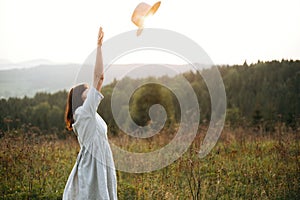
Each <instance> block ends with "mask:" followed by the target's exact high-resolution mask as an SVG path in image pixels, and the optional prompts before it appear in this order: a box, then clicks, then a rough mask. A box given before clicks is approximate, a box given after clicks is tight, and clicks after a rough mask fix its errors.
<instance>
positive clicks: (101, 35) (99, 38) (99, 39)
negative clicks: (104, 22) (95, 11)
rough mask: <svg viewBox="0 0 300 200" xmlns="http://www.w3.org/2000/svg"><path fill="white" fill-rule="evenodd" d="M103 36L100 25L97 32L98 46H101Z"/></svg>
mask: <svg viewBox="0 0 300 200" xmlns="http://www.w3.org/2000/svg"><path fill="white" fill-rule="evenodd" d="M103 37H104V33H103V30H102V27H100V29H99V33H98V46H99V47H100V46H102V41H103Z"/></svg>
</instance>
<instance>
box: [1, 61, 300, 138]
mask: <svg viewBox="0 0 300 200" xmlns="http://www.w3.org/2000/svg"><path fill="white" fill-rule="evenodd" d="M218 68H219V71H220V73H221V76H222V78H223V81H224V85H225V90H226V95H227V113H226V114H227V116H226V122H227V124H228V125H230V127H232V128H235V127H239V126H243V127H244V126H247V127H254V128H257V129H260V130H263V131H270V132H272V131H274V130H275V128H276V125H277V124H278V123H280V124H281V125H284V126H285V127H287V128H290V129H292V130H296V129H297V128H298V127H300V124H299V123H300V61H287V60H282V61H280V62H279V61H272V62H258V63H256V64H251V65H248V64H247V63H246V62H245V63H244V65H234V66H218ZM206 70H210V69H206ZM201 73H205V70H203V71H201V72H199V71H197V72H193V71H190V72H186V73H184V74H181V75H178V76H175V77H168V76H164V77H160V78H158V80H159V82H161V83H167V84H168V85H172V86H174V88H178V90H179V92H182V93H184V92H185V91H184V90H180V86H179V85H178V79H179V78H180V77H182V76H184V77H185V78H186V80H188V81H189V83H190V85H191V86H192V88H193V89H194V91H195V94H196V96H197V98H198V105H199V107H200V110H201V120H200V123H204V124H205V123H208V122H209V120H210V112H211V108H210V96H209V92H208V89H207V87H206V84H205V82H204V80H203V79H202V76H201ZM154 79H155V78H153V77H149V78H145V79H134V80H133V79H131V78H128V77H125V78H124V79H122V80H120V81H118V82H117V81H114V82H113V83H111V84H110V85H107V86H105V87H104V88H103V90H102V93H103V94H104V96H105V98H104V99H103V100H102V102H101V104H100V106H99V112H100V113H101V115H102V116H103V118H104V119H105V121H106V122H107V123H108V125H109V128H110V132H111V133H113V134H117V132H118V126H117V125H116V122H115V120H114V119H116V118H117V119H118V122H119V123H122V125H124V126H131V123H130V121H128V119H127V113H128V110H129V112H130V114H131V117H132V119H133V120H134V121H135V122H136V123H137V124H138V125H145V124H147V123H149V120H150V116H149V114H148V113H149V109H150V107H151V106H152V105H154V104H161V105H162V106H164V108H165V110H166V115H167V120H166V123H165V127H167V128H168V127H173V126H174V125H175V124H176V123H180V114H181V113H180V103H179V102H178V100H177V99H176V97H175V95H174V93H173V92H172V91H171V90H170V89H169V88H168V87H163V86H161V84H155V83H151V84H147V85H143V86H142V87H139V88H138V89H137V90H136V91H135V92H134V93H133V95H132V96H131V98H130V101H129V105H128V103H127V104H126V102H122V101H123V99H124V100H125V99H126V98H127V97H128V95H129V94H128V92H127V91H130V90H131V89H132V88H135V87H136V86H138V85H141V83H145V82H149V81H151V80H154ZM116 85H117V86H118V88H117V90H114V89H115V86H116ZM112 95H114V98H117V99H118V101H119V103H120V104H117V105H116V107H115V108H114V110H117V112H118V113H117V116H113V113H112V110H111V99H112ZM66 98H67V91H60V92H57V93H54V94H48V93H37V94H36V95H35V96H34V97H33V98H28V97H24V98H22V99H21V98H9V99H7V100H6V99H2V100H0V130H2V131H6V130H12V129H17V128H22V127H24V126H26V127H28V126H30V127H35V128H36V129H39V130H43V132H44V131H48V132H51V131H53V130H56V131H61V130H64V127H65V125H64V120H63V117H64V109H65V105H66ZM187 98H189V97H188V95H187ZM123 103H124V104H123ZM118 106H119V107H118ZM190 109H192V108H190ZM157 116H159V113H158V115H157Z"/></svg>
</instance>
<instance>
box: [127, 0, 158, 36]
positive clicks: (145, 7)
mask: <svg viewBox="0 0 300 200" xmlns="http://www.w3.org/2000/svg"><path fill="white" fill-rule="evenodd" d="M160 3H161V2H160V1H158V2H156V3H155V4H154V5H153V6H150V5H149V4H147V3H144V2H142V3H140V4H139V5H137V7H136V8H135V9H134V11H133V14H132V17H131V21H132V22H133V23H134V24H135V25H136V26H137V27H138V28H139V29H138V30H137V35H140V34H141V33H142V31H143V27H144V20H145V18H146V17H148V16H149V15H154V14H155V12H156V11H157V9H158V8H159V6H160Z"/></svg>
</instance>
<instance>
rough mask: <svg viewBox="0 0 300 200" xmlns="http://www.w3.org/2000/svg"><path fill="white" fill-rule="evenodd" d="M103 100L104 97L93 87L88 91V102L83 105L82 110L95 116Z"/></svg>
mask: <svg viewBox="0 0 300 200" xmlns="http://www.w3.org/2000/svg"><path fill="white" fill-rule="evenodd" d="M103 98H104V96H103V95H102V94H101V93H100V92H99V91H97V90H96V88H94V87H93V86H92V87H91V88H90V89H89V91H88V94H87V97H86V100H85V101H84V103H83V105H82V109H83V110H84V112H85V113H89V114H91V115H95V113H96V112H97V108H98V106H99V103H100V101H101V100H102V99H103Z"/></svg>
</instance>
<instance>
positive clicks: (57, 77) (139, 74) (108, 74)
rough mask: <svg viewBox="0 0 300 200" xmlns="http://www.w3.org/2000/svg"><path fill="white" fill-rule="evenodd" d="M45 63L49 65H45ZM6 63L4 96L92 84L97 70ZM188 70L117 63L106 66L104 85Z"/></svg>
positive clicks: (1, 83) (1, 77)
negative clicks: (127, 78)
mask: <svg viewBox="0 0 300 200" xmlns="http://www.w3.org/2000/svg"><path fill="white" fill-rule="evenodd" d="M43 62H44V63H45V64H41V63H43ZM35 64H38V65H35ZM0 66H4V62H3V61H2V62H1V60H0ZM5 66H6V67H5V68H4V69H5V70H0V99H1V98H9V97H23V96H28V97H31V96H34V95H35V94H36V93H37V92H50V93H53V92H56V91H59V90H64V89H65V90H68V89H70V88H71V87H72V86H73V85H74V84H76V83H80V82H87V83H91V80H92V73H93V66H82V65H79V64H65V65H62V64H61V65H59V64H51V63H50V64H49V62H48V61H46V60H35V61H30V62H24V63H18V64H17V65H14V64H13V63H10V64H9V63H8V62H6V65H5ZM21 66H23V67H21ZM26 66H27V67H26ZM30 66H34V67H30ZM9 68H10V69H9ZM11 68H13V69H11ZM0 69H1V67H0ZM187 70H191V67H189V66H187V65H147V64H128V65H113V66H109V67H106V68H105V79H104V85H106V84H109V83H111V82H112V81H113V80H114V79H117V80H119V79H122V78H123V77H125V76H129V77H131V78H145V77H149V76H153V77H160V76H164V75H167V76H173V75H176V74H178V73H181V72H184V71H187Z"/></svg>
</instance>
